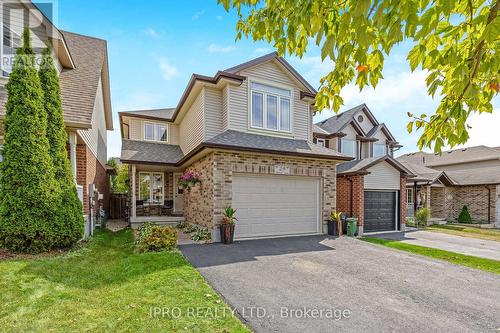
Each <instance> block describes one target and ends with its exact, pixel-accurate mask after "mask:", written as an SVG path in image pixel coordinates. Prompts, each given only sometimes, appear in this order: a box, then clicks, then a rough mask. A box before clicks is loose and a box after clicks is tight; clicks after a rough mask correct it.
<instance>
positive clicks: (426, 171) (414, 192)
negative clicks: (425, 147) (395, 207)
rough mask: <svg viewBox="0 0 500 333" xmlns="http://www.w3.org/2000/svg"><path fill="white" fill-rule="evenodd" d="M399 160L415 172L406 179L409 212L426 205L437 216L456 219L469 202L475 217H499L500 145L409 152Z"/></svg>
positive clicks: (411, 213)
mask: <svg viewBox="0 0 500 333" xmlns="http://www.w3.org/2000/svg"><path fill="white" fill-rule="evenodd" d="M398 161H400V162H401V164H403V165H405V166H406V167H407V168H408V169H410V170H412V172H413V173H414V174H415V175H416V177H415V178H414V179H409V180H408V183H407V193H408V195H407V197H408V200H407V202H408V205H407V207H408V209H407V215H408V216H413V215H414V212H415V210H417V209H419V208H421V207H427V208H430V209H431V213H432V216H433V217H434V218H438V219H446V220H456V219H457V218H458V215H459V214H460V211H461V210H462V207H463V206H464V205H466V206H468V208H469V211H470V213H471V216H472V219H473V220H476V221H482V222H490V223H493V222H497V223H498V222H499V221H500V147H496V148H492V147H486V146H477V147H471V148H462V149H455V150H450V151H445V152H442V153H441V154H434V153H424V152H418V153H410V154H406V155H403V156H400V157H398Z"/></svg>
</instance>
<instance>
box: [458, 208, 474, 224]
mask: <svg viewBox="0 0 500 333" xmlns="http://www.w3.org/2000/svg"><path fill="white" fill-rule="evenodd" d="M458 223H467V224H471V223H472V217H471V216H470V213H469V208H468V207H467V206H463V207H462V210H461V211H460V214H459V215H458Z"/></svg>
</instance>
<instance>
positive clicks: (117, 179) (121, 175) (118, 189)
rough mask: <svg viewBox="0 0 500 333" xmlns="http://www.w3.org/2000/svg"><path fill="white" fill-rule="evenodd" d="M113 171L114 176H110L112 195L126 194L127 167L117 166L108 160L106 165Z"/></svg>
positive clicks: (114, 161) (111, 160) (112, 160)
mask: <svg viewBox="0 0 500 333" xmlns="http://www.w3.org/2000/svg"><path fill="white" fill-rule="evenodd" d="M107 164H108V165H109V166H112V167H113V169H115V172H116V175H113V176H111V191H112V192H113V193H127V192H128V166H127V165H125V164H119V163H117V162H116V160H115V159H113V158H110V159H109V160H108V163H107Z"/></svg>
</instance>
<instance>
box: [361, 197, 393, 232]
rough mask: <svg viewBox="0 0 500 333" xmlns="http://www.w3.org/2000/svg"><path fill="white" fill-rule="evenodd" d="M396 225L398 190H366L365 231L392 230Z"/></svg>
mask: <svg viewBox="0 0 500 333" xmlns="http://www.w3.org/2000/svg"><path fill="white" fill-rule="evenodd" d="M395 226H396V192H382V191H365V221H364V227H363V232H374V231H390V230H395Z"/></svg>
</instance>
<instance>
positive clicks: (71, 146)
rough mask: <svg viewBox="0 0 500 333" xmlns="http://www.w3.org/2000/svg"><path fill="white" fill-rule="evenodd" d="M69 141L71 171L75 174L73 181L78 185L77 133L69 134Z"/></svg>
mask: <svg viewBox="0 0 500 333" xmlns="http://www.w3.org/2000/svg"><path fill="white" fill-rule="evenodd" d="M68 139H69V159H70V161H71V171H72V173H73V180H74V182H75V184H76V132H69V133H68Z"/></svg>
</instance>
